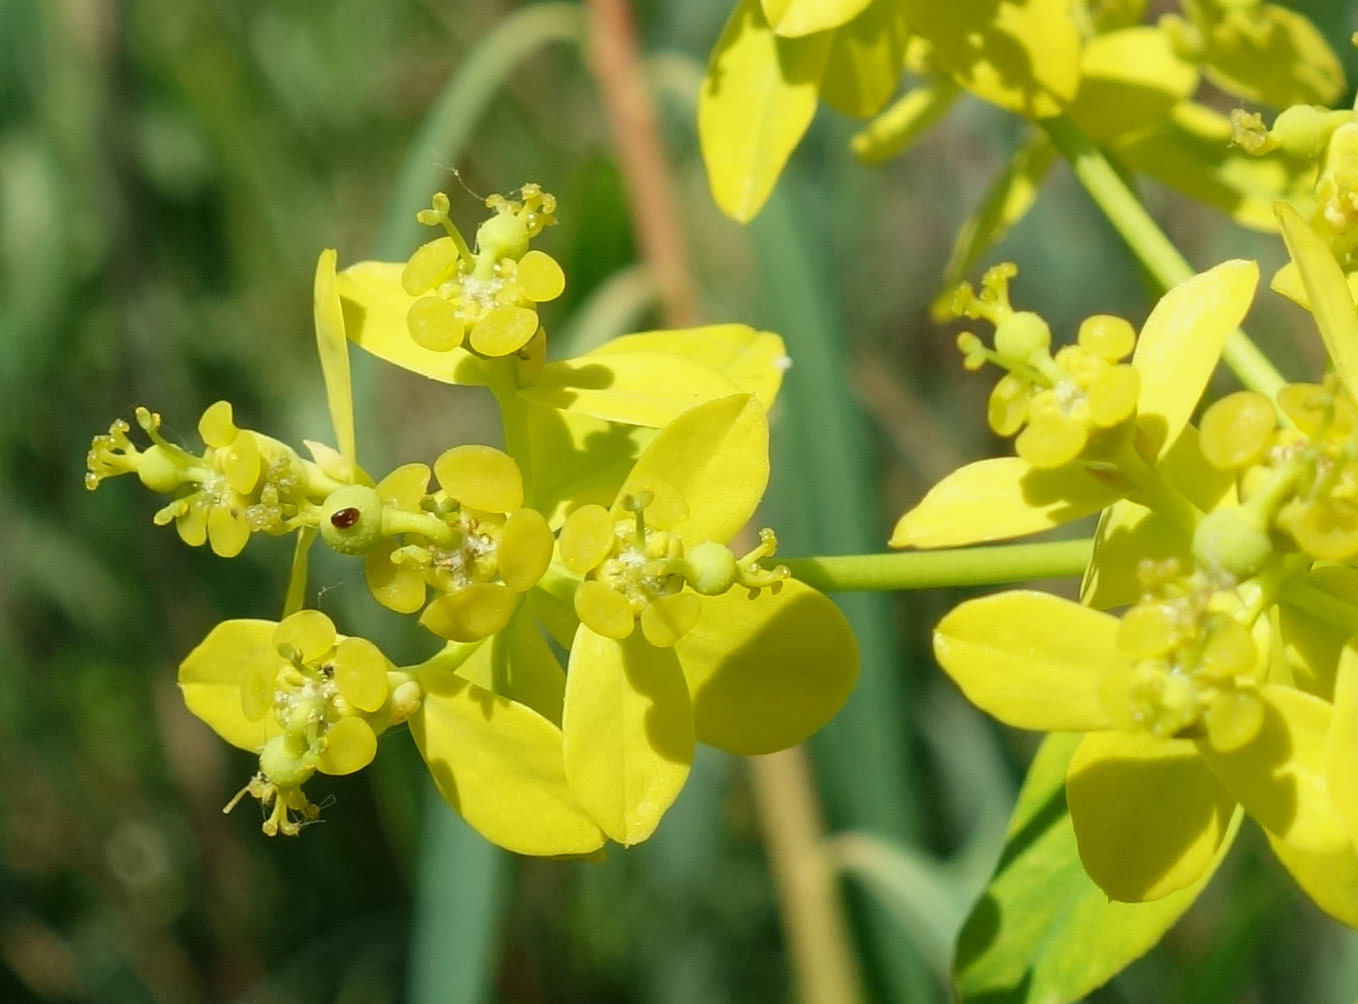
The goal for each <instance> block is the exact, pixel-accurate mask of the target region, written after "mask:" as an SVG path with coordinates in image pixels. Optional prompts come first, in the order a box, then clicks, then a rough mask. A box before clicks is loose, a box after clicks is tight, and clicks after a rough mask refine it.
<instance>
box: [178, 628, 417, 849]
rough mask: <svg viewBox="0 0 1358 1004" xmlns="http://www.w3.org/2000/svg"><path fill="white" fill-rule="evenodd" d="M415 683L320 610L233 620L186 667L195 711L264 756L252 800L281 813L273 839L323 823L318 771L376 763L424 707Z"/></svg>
mask: <svg viewBox="0 0 1358 1004" xmlns="http://www.w3.org/2000/svg"><path fill="white" fill-rule="evenodd" d="M405 682H406V681H405V680H404V679H403V678H402V676H401V674H399V673H397V672H395V667H394V666H392V665H391V663H389V662H388V661H387V659H386V657H385V656H383V655H382V653H381V652H380V651H379V650H378V648H377V646H375V645H373V644H372V642H370V641H367V640H365V639H363V638H346V637H343V636H340V635H338V634H336V633H335V626H334V624H333V623H331V621H330V618H328V617H326V616H325V615H324V614H322V613H320V612H319V611H317V610H300V611H298V612H297V613H295V614H292V615H291V616H289V617H287V618H285V619H284V620H283V621H282V622H280V623H275V622H273V621H261V620H231V621H225V622H223V623H221V624H219V625H217V626H216V627H215V628H213V629H212V631H211V632H210V633H209V634H208V636H207V637H206V638H205V639H204V640H203V642H202V644H200V645H199V646H198V647H197V648H195V649H194V650H193V651H192V652H191V653H190V654H189V655H188V657H187V658H186V659H185V660H184V662H183V663H182V664H181V665H180V668H179V686H180V689H181V690H182V691H183V693H184V701H185V703H186V704H187V705H188V707H189V710H190V711H192V712H193V713H194V714H195V715H197V716H198V717H199V718H201V719H203V721H205V722H207V724H208V725H209V726H211V727H212V729H213V730H214V731H215V732H216V733H217V734H218V735H220V736H221V737H222V738H223V739H225V740H226V741H227V742H229V743H231V744H232V745H233V746H238V747H240V748H241V749H244V750H249V751H250V752H252V753H258V754H259V758H260V760H259V775H258V777H257V778H256V779H255V780H254V781H252V782H251V783H250V785H248V786H247V788H246V789H245V792H243V793H242V794H244V793H246V792H248V793H249V794H251V795H254V796H255V797H256V798H259V799H260V801H261V802H263V803H264V804H266V805H269V804H272V807H273V811H272V812H271V814H270V816H269V817H268V818H267V819H266V821H265V823H264V832H266V833H268V834H271V835H272V834H275V833H283V834H286V835H289V836H295V835H296V834H297V833H298V832H299V829H300V825H301V824H302V823H304V822H306V821H307V820H309V819H314V818H315V817H316V816H317V815H318V813H319V810H318V809H316V808H315V806H313V805H312V804H311V803H310V802H309V800H307V799H306V797H305V796H304V795H303V794H302V791H301V789H302V785H303V784H305V783H306V782H307V781H308V780H309V779H310V778H311V777H312V775H313V774H314V773H315V772H316V771H320V772H321V773H324V774H350V773H353V772H354V771H357V770H361V769H362V768H363V767H366V766H367V765H368V763H369V762H371V760H372V758H373V756H374V755H375V754H376V752H377V735H378V734H379V733H380V732H382V731H383V730H384V729H386V728H387V727H388V726H390V725H391V724H393V723H394V722H395V721H399V720H401V719H403V718H404V717H406V716H408V715H409V714H410V713H411V711H412V710H413V707H414V701H415V700H416V699H418V690H417V689H415V690H412V689H411V687H409V686H406V687H405V688H404V689H402V685H403V684H404V683H405ZM239 798H240V796H237V799H239ZM234 805H235V800H233V801H232V803H231V806H234ZM231 806H228V809H229V808H230V807H231Z"/></svg>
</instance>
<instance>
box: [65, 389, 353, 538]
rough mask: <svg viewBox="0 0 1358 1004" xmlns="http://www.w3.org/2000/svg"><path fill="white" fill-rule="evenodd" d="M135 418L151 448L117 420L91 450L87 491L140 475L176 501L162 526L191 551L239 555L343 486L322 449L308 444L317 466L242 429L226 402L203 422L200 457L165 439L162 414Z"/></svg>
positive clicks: (163, 514)
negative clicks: (170, 526) (253, 537)
mask: <svg viewBox="0 0 1358 1004" xmlns="http://www.w3.org/2000/svg"><path fill="white" fill-rule="evenodd" d="M136 417H137V424H138V425H140V426H141V428H142V430H143V431H144V432H145V433H146V434H147V436H148V437H150V439H151V445H150V446H149V447H147V448H146V449H144V450H141V449H138V448H137V447H136V445H135V444H133V443H132V441H131V440H130V439H129V438H128V436H127V433H128V431H129V426H128V424H127V423H126V422H124V421H123V420H121V419H119V420H117V421H115V422H114V423H113V425H112V426H111V427H110V428H109V431H108V434H107V435H103V436H96V437H95V438H94V441H93V443H92V444H91V447H90V453H89V456H88V457H87V458H86V467H87V473H86V475H85V486H86V487H87V488H89V489H91V490H93V489H95V488H97V487H98V486H99V484H100V482H102V481H103V480H104V479H105V478H108V477H114V476H117V475H120V474H130V473H135V474H136V475H137V477H138V478H139V479H140V481H141V482H142V484H144V485H145V486H146V487H147V488H150V489H151V490H152V491H156V492H162V493H164V494H172V495H174V500H173V501H171V502H170V503H169V505H167V506H165V507H164V508H163V509H161V510H160V511H159V512H157V513H156V515H155V522H156V523H157V524H158V525H164V524H166V523H170V522H173V523H174V525H175V529H176V530H178V531H179V536H180V537H181V538H182V539H183V540H184V542H185V543H186V544H189V545H190V546H193V547H198V546H201V545H202V544H203V543H204V542H207V543H208V544H210V545H211V547H212V550H213V551H214V552H215V553H216V554H218V555H221V556H222V557H224V558H231V557H234V556H235V555H237V554H239V553H240V552H241V550H243V549H244V547H245V545H246V542H247V541H248V540H249V538H250V534H251V533H255V532H259V531H263V532H265V533H271V534H280V533H288V532H290V531H291V530H294V529H296V528H297V527H298V526H299V525H301V524H302V523H305V522H306V518H305V514H306V512H307V511H308V510H309V508H310V506H311V505H312V504H313V503H314V502H316V501H319V500H320V499H323V498H324V497H325V496H326V494H327V493H328V492H330V491H332V490H333V489H335V488H336V487H338V485H339V482H338V481H337V480H336V479H335V478H334V477H332V476H331V474H330V473H327V468H332V467H333V465H332V464H330V463H329V462H328V457H327V456H326V448H325V447H322V446H320V445H319V444H313V443H308V444H307V445H308V446H309V447H310V448H311V450H312V453H313V456H315V457H316V460H317V461H318V462H312V461H306V460H303V459H302V458H301V457H299V456H298V455H297V454H296V453H295V452H294V451H293V450H292V448H291V447H289V446H287V445H285V444H283V443H280V442H279V441H278V440H276V439H273V438H271V437H269V436H265V435H262V434H261V433H258V432H254V431H252V430H250V429H241V428H238V427H237V426H236V424H235V422H234V421H233V420H232V413H231V405H230V404H229V403H228V402H226V401H218V402H217V403H216V404H213V405H212V406H210V407H209V408H208V409H207V410H206V411H204V412H203V416H202V418H201V419H199V422H198V434H199V435H200V436H201V437H202V440H203V443H204V447H205V448H204V450H203V454H202V456H197V455H195V454H192V453H189V452H188V451H187V450H185V449H184V448H182V447H180V446H176V445H175V444H173V443H171V442H169V441H168V440H167V439H165V438H164V437H163V436H162V435H161V434H160V421H161V420H160V416H159V415H157V414H155V413H153V412H150V411H148V410H147V409H145V408H138V409H137V411H136Z"/></svg>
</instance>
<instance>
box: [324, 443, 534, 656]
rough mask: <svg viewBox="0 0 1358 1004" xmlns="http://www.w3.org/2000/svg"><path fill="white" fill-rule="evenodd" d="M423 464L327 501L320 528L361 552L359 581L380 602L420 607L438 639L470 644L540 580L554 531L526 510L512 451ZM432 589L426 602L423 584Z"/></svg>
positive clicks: (453, 452)
mask: <svg viewBox="0 0 1358 1004" xmlns="http://www.w3.org/2000/svg"><path fill="white" fill-rule="evenodd" d="M433 473H434V474H435V476H436V477H437V478H438V482H439V490H438V491H437V492H435V493H433V494H430V493H429V492H428V487H429V476H430V471H429V468H428V467H426V466H425V465H423V464H406V465H405V466H403V467H398V468H397V469H396V470H395V471H393V472H392V473H391V474H389V475H387V476H386V477H385V478H383V479H382V480H381V481H380V482H379V483H378V485H377V487H376V488H375V489H365V490H361V491H360V490H350V491H345V492H343V493H337V494H336V495H335V496H332V497H331V498H330V499H329V500H328V501H327V503H326V506H325V507H324V510H323V513H322V517H321V532H322V535H323V536H324V537H325V539H326V540H327V542H329V543H331V545H332V546H337V545H338V546H339V547H340V548H342V549H343V548H348V549H350V550H351V553H366V557H365V559H364V565H363V570H364V575H365V577H366V579H367V582H368V587H369V589H371V590H372V594H373V596H374V597H376V598H377V600H378V602H380V603H381V604H382V605H383V606H386V607H388V608H390V609H392V610H396V611H398V612H400V613H414V612H415V611H417V610H420V609H421V608H424V613H423V615H422V616H421V617H420V623H421V624H423V625H424V626H425V627H427V628H428V629H429V630H431V631H433V632H434V633H435V634H437V635H439V636H440V637H442V638H447V639H449V640H452V641H475V640H476V639H478V638H484V637H486V636H488V635H492V634H494V633H495V632H497V631H499V630H500V629H501V628H503V627H504V626H505V625H506V624H507V623H508V622H509V618H510V615H511V614H512V613H513V612H514V608H515V606H516V605H517V603H518V600H519V596H520V595H521V594H522V593H524V592H525V591H526V590H528V589H530V588H532V587H533V586H534V585H535V584H536V583H537V581H538V579H540V578H542V574H543V572H545V571H546V570H547V566H548V564H549V563H550V562H551V558H552V544H553V541H552V531H551V528H550V527H549V526H548V524H547V520H546V519H545V518H544V517H543V516H542V515H541V514H540V513H539V512H538V511H537V510H535V509H529V508H525V507H524V506H523V477H522V475H521V474H520V472H519V467H518V465H517V464H516V463H515V462H514V460H513V458H511V457H510V456H509V455H508V454H506V453H504V452H502V451H500V450H497V449H494V448H493V447H489V446H474V445H468V446H457V447H454V448H452V449H450V450H446V451H445V452H444V453H443V454H442V455H441V456H440V457H439V458H438V460H437V461H435V463H434V472H433ZM428 587H432V588H433V589H434V590H435V592H436V593H437V595H436V597H435V599H434V600H433V601H432V602H430V603H429V605H428V606H427V607H426V606H425V597H426V592H427V588H428Z"/></svg>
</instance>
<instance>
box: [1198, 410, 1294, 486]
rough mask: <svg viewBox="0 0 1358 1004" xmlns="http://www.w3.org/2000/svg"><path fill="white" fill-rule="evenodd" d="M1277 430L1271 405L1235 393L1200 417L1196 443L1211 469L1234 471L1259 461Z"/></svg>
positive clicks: (1275, 415) (1276, 422)
mask: <svg viewBox="0 0 1358 1004" xmlns="http://www.w3.org/2000/svg"><path fill="white" fill-rule="evenodd" d="M1277 427H1278V416H1277V413H1276V412H1275V411H1274V410H1273V402H1272V401H1270V400H1269V399H1268V398H1267V397H1265V396H1264V395H1263V394H1260V393H1258V392H1257V391H1252V390H1242V391H1237V392H1236V393H1234V394H1227V395H1226V396H1225V397H1223V398H1222V399H1221V400H1220V401H1217V402H1216V403H1215V404H1213V405H1212V406H1211V407H1210V408H1208V409H1207V411H1206V412H1204V413H1203V416H1202V430H1201V431H1202V436H1201V438H1200V440H1199V443H1200V445H1201V446H1202V452H1203V456H1205V457H1206V458H1207V461H1208V463H1210V464H1211V465H1212V466H1213V467H1217V468H1219V469H1221V470H1223V471H1230V470H1237V469H1239V468H1241V467H1249V466H1251V465H1252V464H1255V463H1257V462H1258V461H1259V458H1260V457H1262V456H1263V454H1264V450H1266V449H1267V448H1268V443H1269V439H1270V438H1271V437H1272V435H1273V432H1274V430H1275V429H1276V428H1277Z"/></svg>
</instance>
